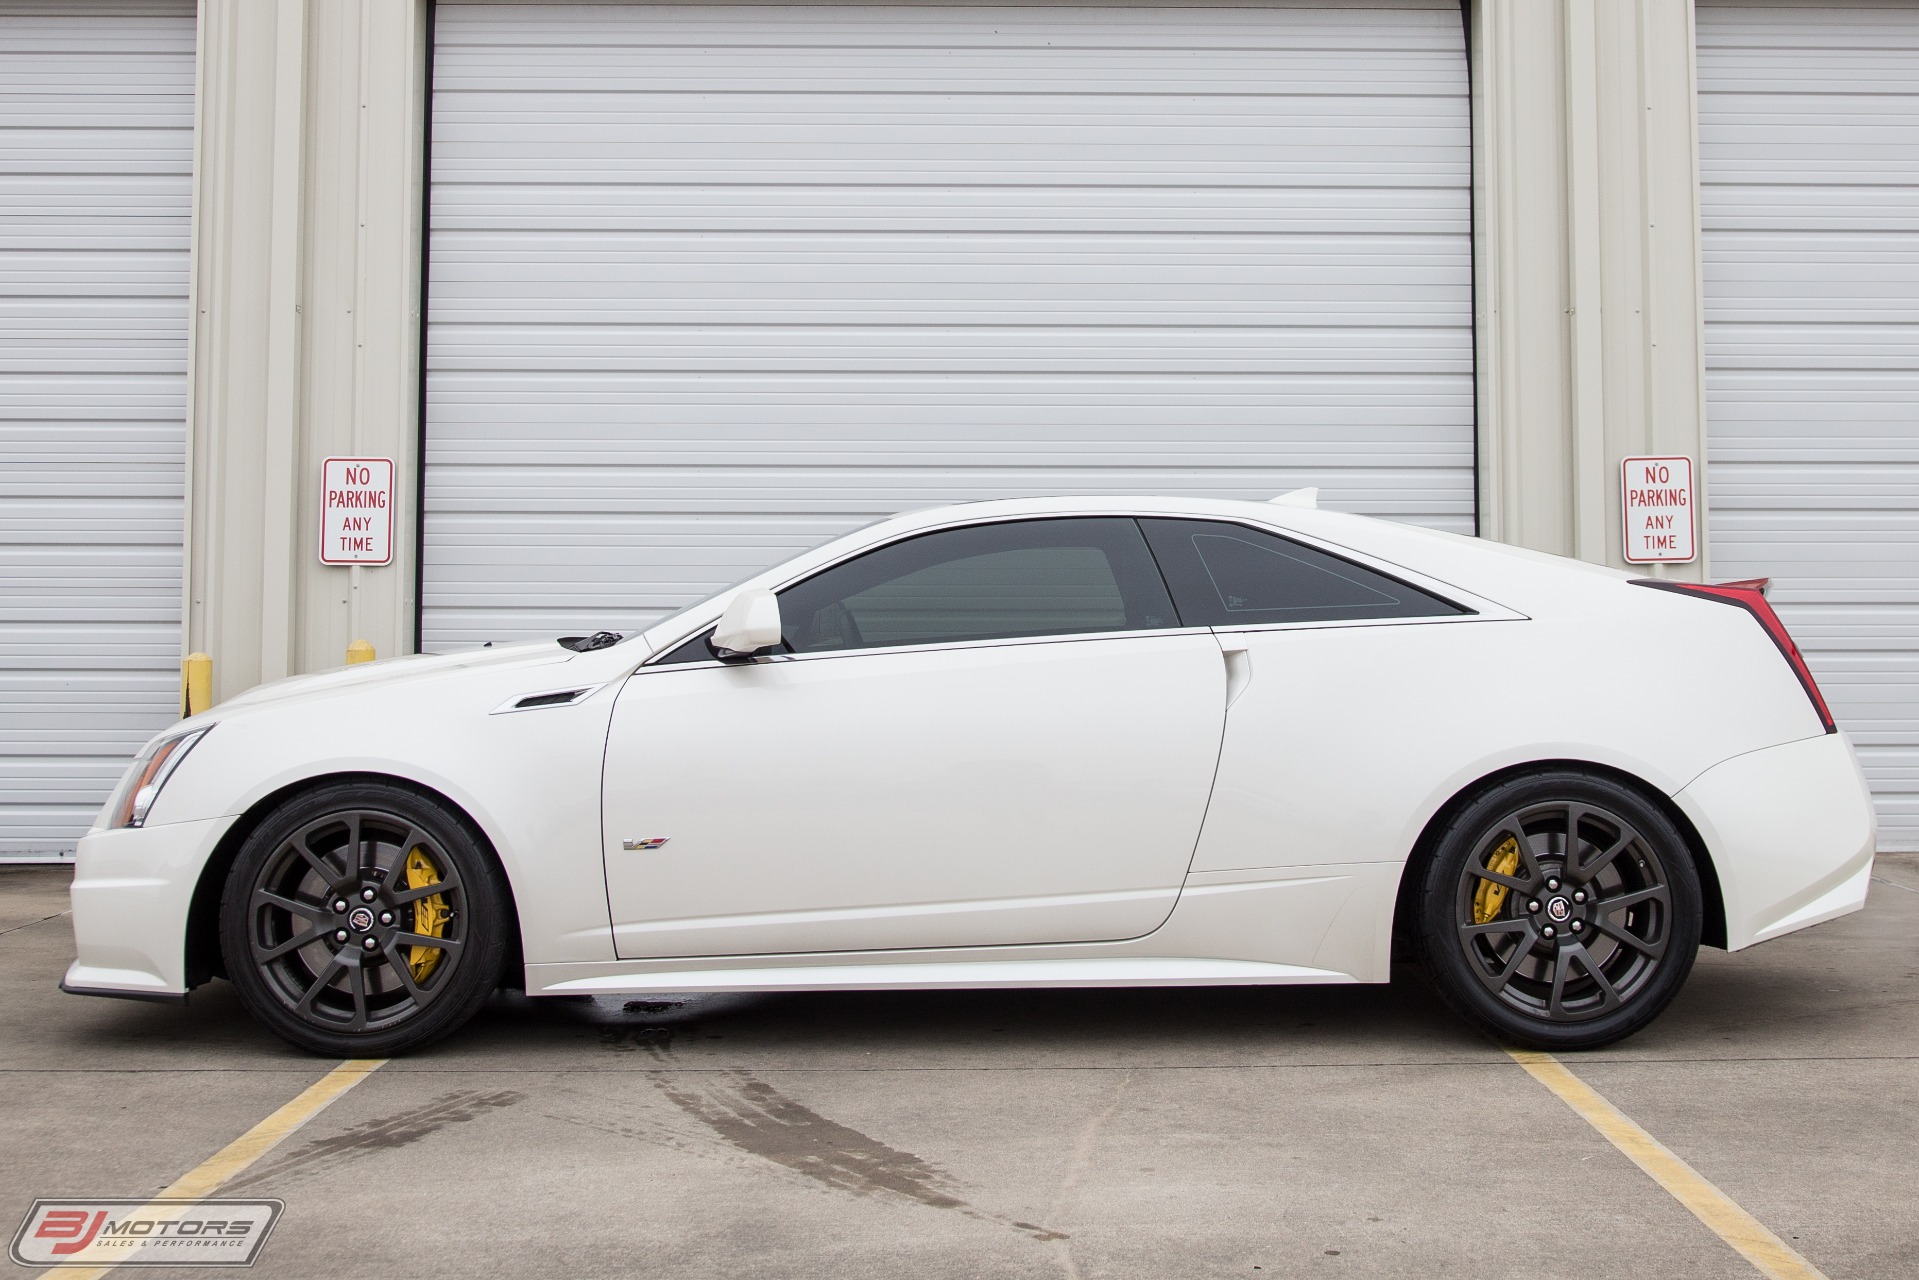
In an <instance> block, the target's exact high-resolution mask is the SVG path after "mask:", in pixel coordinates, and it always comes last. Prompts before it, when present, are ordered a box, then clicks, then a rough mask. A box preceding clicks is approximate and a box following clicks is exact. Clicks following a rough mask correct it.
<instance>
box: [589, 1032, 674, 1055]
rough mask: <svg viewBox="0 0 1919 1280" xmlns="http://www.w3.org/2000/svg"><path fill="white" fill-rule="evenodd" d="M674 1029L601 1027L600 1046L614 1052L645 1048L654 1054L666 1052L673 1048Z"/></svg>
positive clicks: (627, 1051) (628, 1051) (631, 1051)
mask: <svg viewBox="0 0 1919 1280" xmlns="http://www.w3.org/2000/svg"><path fill="white" fill-rule="evenodd" d="M674 1031H675V1028H673V1027H654V1026H638V1027H632V1026H627V1027H601V1028H600V1048H602V1049H611V1050H613V1051H614V1052H616V1053H633V1052H635V1051H637V1050H640V1049H645V1050H648V1051H649V1052H652V1053H655V1054H666V1053H670V1052H671V1051H672V1049H673V1035H674Z"/></svg>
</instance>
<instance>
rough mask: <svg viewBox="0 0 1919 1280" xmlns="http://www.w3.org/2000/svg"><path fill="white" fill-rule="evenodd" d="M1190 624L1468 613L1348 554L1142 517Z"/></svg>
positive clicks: (1252, 532) (1210, 523)
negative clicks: (1355, 559)
mask: <svg viewBox="0 0 1919 1280" xmlns="http://www.w3.org/2000/svg"><path fill="white" fill-rule="evenodd" d="M1139 523H1140V526H1141V528H1142V529H1144V530H1145V533H1146V540H1147V542H1148V543H1150V544H1151V546H1152V549H1153V555H1154V557H1155V558H1156V559H1157V560H1158V561H1159V567H1160V570H1161V572H1163V573H1164V574H1165V575H1166V582H1167V585H1168V586H1170V587H1171V588H1172V591H1173V599H1174V600H1175V601H1176V602H1177V603H1178V605H1179V614H1180V620H1181V621H1182V622H1184V623H1185V624H1186V625H1187V626H1189V627H1191V626H1209V627H1223V626H1235V625H1238V626H1246V625H1252V624H1258V623H1262V622H1340V621H1352V620H1357V619H1378V618H1434V617H1445V616H1448V615H1452V614H1460V613H1470V612H1471V610H1469V609H1464V608H1461V607H1460V606H1459V605H1456V604H1453V603H1452V602H1450V601H1447V600H1442V599H1440V598H1439V597H1438V596H1435V595H1433V594H1431V593H1430V592H1426V591H1422V590H1420V589H1419V588H1418V587H1414V586H1410V585H1408V584H1407V583H1404V582H1401V581H1399V580H1398V579H1397V578H1393V577H1390V576H1388V575H1386V574H1383V573H1379V572H1377V571H1376V570H1372V569H1368V568H1365V567H1363V566H1361V565H1357V564H1354V563H1353V562H1352V561H1350V560H1346V559H1343V558H1341V557H1339V556H1335V555H1331V554H1329V553H1327V552H1324V551H1320V550H1317V549H1315V548H1313V547H1308V546H1306V545H1304V544H1303V543H1298V542H1294V541H1292V540H1291V539H1290V538H1282V537H1280V536H1279V535H1277V534H1271V533H1265V532H1262V531H1260V530H1257V529H1251V528H1248V527H1247V526H1245V525H1239V524H1229V523H1226V522H1225V521H1215V520H1170V519H1145V520H1141V521H1140V522H1139Z"/></svg>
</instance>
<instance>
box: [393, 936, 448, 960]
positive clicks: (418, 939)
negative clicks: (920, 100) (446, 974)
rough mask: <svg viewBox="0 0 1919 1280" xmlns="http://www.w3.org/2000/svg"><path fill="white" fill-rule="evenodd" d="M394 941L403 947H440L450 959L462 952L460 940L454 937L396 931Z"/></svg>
mask: <svg viewBox="0 0 1919 1280" xmlns="http://www.w3.org/2000/svg"><path fill="white" fill-rule="evenodd" d="M393 941H394V942H395V943H397V944H398V945H400V946H403V947H438V948H439V949H440V950H442V951H444V952H446V954H447V958H448V959H449V960H450V959H452V958H453V957H455V956H457V955H459V954H460V946H461V944H460V943H459V942H456V941H455V940H454V939H452V938H430V937H428V936H427V935H426V934H424V933H396V934H394V935H393Z"/></svg>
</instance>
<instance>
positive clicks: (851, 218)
mask: <svg viewBox="0 0 1919 1280" xmlns="http://www.w3.org/2000/svg"><path fill="white" fill-rule="evenodd" d="M437 14H438V17H437V35H436V42H435V53H434V58H435V62H434V112H433V115H434V123H433V139H432V144H433V145H432V215H431V216H432V234H431V242H430V257H431V261H430V273H429V280H430V298H429V301H430V326H429V375H428V388H427V429H426V440H427V446H426V448H427V477H426V504H425V505H426V513H427V515H426V536H425V552H424V559H425V591H424V619H423V622H424V639H425V642H426V645H427V647H428V648H435V647H441V646H446V645H450V644H460V643H471V642H475V641H482V640H505V639H509V638H515V637H525V636H536V635H552V634H555V633H556V632H568V631H571V632H578V631H584V630H590V629H592V628H595V627H601V626H610V627H617V628H631V627H635V626H638V625H640V624H642V623H644V622H646V621H648V620H650V619H654V618H657V617H659V616H660V615H661V614H662V613H663V612H665V611H667V610H670V609H672V608H674V607H676V606H678V605H680V604H683V603H685V602H686V601H688V600H690V599H692V598H695V597H697V596H699V595H701V594H703V593H705V592H708V591H710V590H713V589H715V588H717V587H719V586H722V585H724V584H725V583H727V582H729V581H731V580H733V579H735V578H737V577H739V576H741V575H743V574H744V573H746V572H747V571H749V570H752V569H755V568H758V567H760V566H763V565H765V564H767V563H770V562H772V561H774V560H776V559H779V558H782V557H784V556H785V555H786V554H788V553H790V552H792V551H794V550H797V549H799V548H802V547H806V546H810V545H813V544H815V543H817V542H819V541H822V540H824V539H825V538H827V537H829V536H831V535H833V534H836V533H839V532H841V531H843V530H846V529H848V528H851V527H854V526H857V525H861V524H864V523H867V522H869V521H870V520H872V519H874V518H877V517H879V516H883V515H886V514H890V513H893V512H896V511H900V510H903V509H910V508H915V507H924V506H928V505H933V504H936V503H941V502H948V501H954V500H960V499H970V498H987V497H999V496H1007V495H1017V494H1043V493H1050V492H1061V493H1128V492H1141V491H1148V492H1161V493H1175V494H1206V495H1222V496H1228V495H1229V496H1239V497H1263V496H1268V495H1270V494H1272V493H1275V492H1278V491H1281V490H1284V489H1287V488H1290V487H1292V486H1295V485H1302V484H1319V485H1322V486H1324V489H1325V498H1326V500H1327V502H1328V504H1329V505H1334V506H1339V507H1344V508H1349V509H1354V510H1361V511H1369V512H1376V513H1381V514H1386V515H1391V516H1395V517H1401V518H1404V519H1408V520H1417V521H1421V522H1425V523H1430V524H1434V525H1439V526H1441V527H1445V528H1451V529H1456V530H1465V531H1470V530H1471V528H1472V502H1473V494H1472V463H1473V457H1472V451H1473V441H1472V387H1471V366H1472V352H1471V297H1470V287H1471V273H1470V250H1469V243H1468V223H1469V215H1468V176H1469V157H1468V137H1467V97H1466V73H1465V62H1464V56H1463V52H1462V41H1461V30H1460V14H1459V5H1458V4H1457V3H1456V0H1432V2H1431V3H1428V4H1400V5H1395V4H1391V3H1383V2H1382V3H1374V4H1371V5H1364V6H1362V5H1355V4H1341V5H1337V6H1334V5H1331V4H1327V5H1323V6H1321V7H1308V6H1292V5H1274V6H1271V7H1260V6H1253V7H1243V8H1233V9H1224V8H1222V9H1207V8H1193V7H1181V8H1163V9H1162V8H1150V7H1125V8H1103V9H1095V8H1071V7H1060V6H1047V5H1040V6H1025V7H1019V8H976V7H969V8H944V7H936V6H930V5H914V6H900V7H843V6H832V5H800V6H793V7H782V8H761V7H747V6H719V5H714V6H674V5H631V6H614V5H587V6H571V7H569V6H558V5H554V6H545V5H525V6H511V7H508V6H501V5H491V4H482V5H465V4H458V3H453V2H452V0H442V3H441V4H440V5H439V6H438V9H437Z"/></svg>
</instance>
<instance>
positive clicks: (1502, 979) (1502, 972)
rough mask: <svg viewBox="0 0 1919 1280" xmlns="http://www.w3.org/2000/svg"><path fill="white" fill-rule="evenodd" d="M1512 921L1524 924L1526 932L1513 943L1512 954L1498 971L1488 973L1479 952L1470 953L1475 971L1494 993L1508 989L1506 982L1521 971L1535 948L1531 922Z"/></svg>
mask: <svg viewBox="0 0 1919 1280" xmlns="http://www.w3.org/2000/svg"><path fill="white" fill-rule="evenodd" d="M1510 923H1513V924H1518V925H1522V926H1524V927H1525V930H1526V933H1525V936H1524V937H1522V938H1520V939H1519V941H1518V942H1517V943H1515V944H1514V945H1513V949H1512V954H1511V955H1509V956H1507V957H1506V959H1505V961H1504V962H1503V963H1501V965H1500V966H1499V968H1498V969H1497V970H1496V971H1494V972H1492V973H1488V972H1487V971H1486V966H1485V965H1484V964H1482V963H1480V962H1479V957H1478V954H1477V953H1476V952H1472V953H1469V954H1472V955H1473V972H1474V973H1476V974H1478V975H1479V981H1480V982H1481V983H1482V984H1484V985H1485V987H1486V989H1487V990H1488V991H1491V992H1492V993H1493V994H1494V995H1498V994H1499V993H1500V992H1502V991H1504V990H1505V989H1506V984H1508V983H1510V982H1511V981H1512V980H1513V975H1514V974H1516V973H1518V972H1519V966H1520V965H1522V964H1524V963H1525V962H1526V957H1527V956H1529V955H1531V954H1532V950H1533V938H1534V934H1533V932H1532V925H1531V923H1530V922H1529V921H1525V920H1515V921H1511V922H1510Z"/></svg>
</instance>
